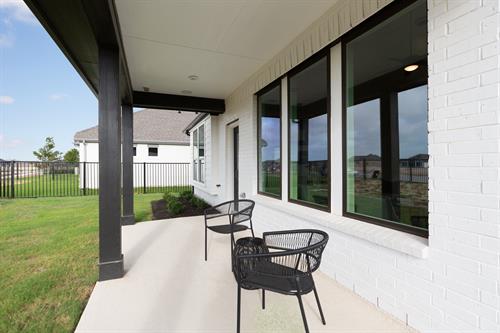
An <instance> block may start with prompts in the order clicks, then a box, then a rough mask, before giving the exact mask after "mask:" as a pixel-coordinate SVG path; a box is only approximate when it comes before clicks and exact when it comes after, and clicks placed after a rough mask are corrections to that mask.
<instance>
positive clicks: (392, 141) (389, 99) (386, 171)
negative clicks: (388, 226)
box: [380, 92, 401, 221]
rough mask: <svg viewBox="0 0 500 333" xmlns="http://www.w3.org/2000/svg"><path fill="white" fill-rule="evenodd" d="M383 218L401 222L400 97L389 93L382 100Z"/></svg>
mask: <svg viewBox="0 0 500 333" xmlns="http://www.w3.org/2000/svg"><path fill="white" fill-rule="evenodd" d="M380 124H381V128H382V129H383V130H382V132H381V151H382V161H381V162H382V195H383V199H384V201H383V206H382V209H383V214H384V216H383V218H385V219H388V220H393V221H399V219H400V218H401V216H400V215H401V214H400V207H399V197H400V195H399V194H400V193H399V192H400V190H399V188H400V178H399V168H400V166H399V120H398V95H397V93H396V92H389V93H387V94H386V95H384V96H382V97H381V98H380Z"/></svg>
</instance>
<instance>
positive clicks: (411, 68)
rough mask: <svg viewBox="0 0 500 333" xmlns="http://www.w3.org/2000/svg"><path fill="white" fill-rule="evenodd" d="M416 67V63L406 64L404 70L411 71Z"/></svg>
mask: <svg viewBox="0 0 500 333" xmlns="http://www.w3.org/2000/svg"><path fill="white" fill-rule="evenodd" d="M417 68H418V65H417V64H413V65H408V66H406V67H405V71H407V72H413V71H414V70H416V69H417Z"/></svg>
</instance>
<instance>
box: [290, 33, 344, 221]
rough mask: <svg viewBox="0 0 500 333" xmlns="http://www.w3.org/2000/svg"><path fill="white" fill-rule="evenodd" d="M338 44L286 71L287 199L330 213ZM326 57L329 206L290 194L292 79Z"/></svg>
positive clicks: (328, 46)
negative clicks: (333, 75)
mask: <svg viewBox="0 0 500 333" xmlns="http://www.w3.org/2000/svg"><path fill="white" fill-rule="evenodd" d="M335 44H336V41H335V42H333V43H332V44H329V45H327V46H326V47H325V48H323V49H322V50H320V51H318V52H316V53H315V54H314V55H312V56H311V57H310V58H308V59H306V60H304V61H303V62H301V63H300V64H299V65H297V66H295V67H294V68H292V69H291V70H290V71H288V73H286V80H287V85H286V88H287V93H286V94H287V96H286V98H287V117H286V118H287V119H286V121H287V129H288V133H287V144H288V147H287V149H288V156H287V173H288V177H287V182H288V184H287V185H288V186H287V188H288V193H287V200H288V202H290V203H293V204H297V205H300V206H304V207H308V208H314V209H317V210H321V211H324V212H328V213H331V211H332V156H331V153H332V149H331V144H332V143H331V137H332V135H331V117H332V110H331V108H332V106H331V94H332V93H331V79H332V78H331V68H330V67H331V59H330V58H331V56H330V50H331V48H332V47H333V45H335ZM324 57H326V68H327V69H326V70H327V80H326V82H327V88H326V89H327V92H328V94H327V123H328V124H327V129H328V138H327V144H328V147H327V149H328V156H327V165H328V176H327V182H328V206H322V205H318V204H314V203H311V202H307V201H302V200H296V199H292V198H291V197H290V194H291V186H290V179H291V178H290V171H291V169H290V166H291V163H290V161H291V160H290V157H291V144H290V139H291V136H290V133H291V126H290V79H291V78H292V77H293V76H294V75H296V74H298V73H300V72H301V71H302V70H304V69H306V68H307V67H309V66H311V65H313V64H314V63H316V62H318V61H319V60H321V59H322V58H324Z"/></svg>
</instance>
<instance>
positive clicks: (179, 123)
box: [74, 109, 197, 144]
mask: <svg viewBox="0 0 500 333" xmlns="http://www.w3.org/2000/svg"><path fill="white" fill-rule="evenodd" d="M196 116H197V115H196V114H195V113H194V112H181V113H179V112H178V111H173V110H156V109H144V110H141V111H137V112H134V143H159V144H160V143H168V144H189V136H187V135H186V133H185V132H184V131H183V130H184V129H185V128H186V126H187V125H188V124H190V123H191V122H192V121H193V119H194V118H196ZM74 140H75V142H79V141H83V140H85V141H94V142H95V141H97V140H98V130H97V126H94V127H91V128H88V129H85V130H82V131H79V132H76V134H75V136H74Z"/></svg>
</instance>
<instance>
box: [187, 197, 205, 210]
mask: <svg viewBox="0 0 500 333" xmlns="http://www.w3.org/2000/svg"><path fill="white" fill-rule="evenodd" d="M191 204H192V205H193V206H194V207H196V208H197V209H205V208H207V207H208V205H207V204H206V202H205V201H203V200H201V199H200V198H197V197H195V196H193V197H192V198H191Z"/></svg>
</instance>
